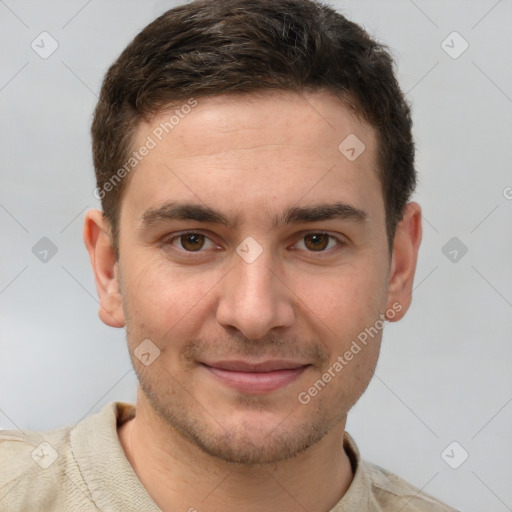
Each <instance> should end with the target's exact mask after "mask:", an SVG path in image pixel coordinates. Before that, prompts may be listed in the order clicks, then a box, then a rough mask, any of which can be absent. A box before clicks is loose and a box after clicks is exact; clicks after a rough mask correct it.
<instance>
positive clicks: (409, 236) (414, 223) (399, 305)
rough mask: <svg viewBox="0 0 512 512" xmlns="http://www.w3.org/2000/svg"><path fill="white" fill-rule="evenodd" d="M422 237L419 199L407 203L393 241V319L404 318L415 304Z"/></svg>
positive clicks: (390, 287) (390, 290)
mask: <svg viewBox="0 0 512 512" xmlns="http://www.w3.org/2000/svg"><path fill="white" fill-rule="evenodd" d="M421 237H422V228H421V207H420V205H419V204H418V203H415V202H410V203H407V205H406V207H405V212H404V215H403V218H402V220H401V221H400V223H399V224H398V226H397V229H396V234H395V240H394V244H393V257H392V261H391V268H390V275H389V283H388V301H387V310H391V309H392V310H393V311H394V312H395V313H396V314H394V315H393V317H392V318H391V316H390V317H389V318H388V320H389V321H393V322H396V321H398V320H400V319H401V318H402V317H403V316H404V315H405V313H406V312H407V310H408V309H409V306H410V304H411V301H412V288H413V283H414V274H415V272H416V263H417V261H418V251H419V247H420V244H421Z"/></svg>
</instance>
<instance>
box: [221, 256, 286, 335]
mask: <svg viewBox="0 0 512 512" xmlns="http://www.w3.org/2000/svg"><path fill="white" fill-rule="evenodd" d="M293 297H294V296H293V293H292V291H291V290H290V288H289V287H288V286H287V285H286V283H285V281H284V277H283V274H282V272H281V271H280V265H279V264H278V263H277V262H276V261H273V258H272V255H271V254H270V251H267V250H263V252H262V253H261V254H260V255H259V257H258V258H257V259H256V260H255V261H252V262H250V263H249V262H247V261H245V260H244V259H243V258H241V257H239V256H238V254H235V255H234V266H233V267H232V269H231V270H230V271H229V272H228V274H227V275H226V277H225V278H224V280H223V287H222V290H221V296H220V299H219V303H218V308H217V321H218V322H219V324H220V325H222V326H223V327H225V328H228V327H232V328H233V327H234V328H236V329H238V330H239V331H240V332H241V333H242V334H243V335H244V336H245V337H246V338H248V339H251V340H257V339H260V338H262V337H263V336H265V335H267V334H268V333H269V331H271V330H272V329H274V328H277V327H281V328H283V327H289V326H291V325H292V324H293V322H294V318H295V313H294V307H293Z"/></svg>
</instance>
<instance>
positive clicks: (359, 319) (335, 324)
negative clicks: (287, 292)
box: [292, 263, 386, 335]
mask: <svg viewBox="0 0 512 512" xmlns="http://www.w3.org/2000/svg"><path fill="white" fill-rule="evenodd" d="M293 281H294V283H293V286H292V288H293V290H294V292H295V293H296V295H297V296H298V297H299V299H301V300H300V302H302V303H303V304H305V305H306V306H307V311H309V312H308V313H307V314H308V315H309V316H311V315H314V316H315V317H317V318H318V319H319V320H322V321H323V322H324V324H326V326H327V327H329V328H331V329H332V330H333V331H334V332H336V333H343V335H346V334H348V332H349V331H351V330H352V329H356V328H358V327H359V328H361V327H364V326H365V324H366V323H368V321H370V319H374V316H375V315H378V313H379V312H380V311H381V308H382V307H384V305H385V297H386V293H385V292H386V287H385V282H384V279H383V276H382V274H381V272H380V270H379V269H378V268H376V266H375V264H371V263H367V264H361V265H350V266H348V265H346V266H342V267H339V268H330V269H329V270H328V271H326V272H325V273H322V274H318V273H317V274H315V275H307V274H302V275H299V274H297V275H295V276H294V277H293Z"/></svg>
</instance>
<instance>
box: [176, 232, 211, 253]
mask: <svg viewBox="0 0 512 512" xmlns="http://www.w3.org/2000/svg"><path fill="white" fill-rule="evenodd" d="M179 240H180V245H181V247H183V249H186V250H187V251H198V250H200V249H202V248H203V246H204V240H205V236H204V235H201V234H200V233H187V234H185V235H181V236H180V237H179Z"/></svg>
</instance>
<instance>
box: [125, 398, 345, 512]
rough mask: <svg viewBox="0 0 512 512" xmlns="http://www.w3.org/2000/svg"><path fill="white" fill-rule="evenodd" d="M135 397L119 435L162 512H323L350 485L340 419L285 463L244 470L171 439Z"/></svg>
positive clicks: (178, 438) (165, 427)
mask: <svg viewBox="0 0 512 512" xmlns="http://www.w3.org/2000/svg"><path fill="white" fill-rule="evenodd" d="M140 398H141V397H140V394H139V397H138V401H137V412H136V416H135V418H133V419H131V420H130V421H128V422H126V423H125V424H124V425H122V426H121V427H120V428H119V431H118V434H119V439H120V442H121V445H122V447H123V450H124V452H125V454H126V457H127V459H128V461H129V462H130V464H131V465H132V467H133V469H134V471H135V473H136V475H137V477H138V478H139V480H140V481H141V483H142V485H143V486H144V488H145V489H146V490H147V492H148V494H149V495H150V496H151V498H152V499H153V501H154V502H155V503H156V504H157V505H158V506H159V507H160V508H161V509H162V510H187V511H190V512H194V510H196V511H197V512H210V511H214V510H223V511H226V512H231V511H233V512H234V511H239V510H244V511H247V512H260V511H261V512H263V511H265V512H268V511H269V510H279V511H283V512H292V511H297V510H308V511H310V512H327V511H329V510H331V509H332V508H333V507H334V506H335V505H336V503H338V501H339V500H340V499H341V498H342V496H343V495H344V494H345V492H346V491H347V489H348V487H349V485H350V482H351V481H352V476H353V475H352V468H351V465H350V460H349V458H348V456H347V454H346V453H345V451H344V449H343V433H344V429H345V420H343V421H341V422H340V423H339V424H338V425H336V427H335V428H333V429H332V430H331V431H330V432H329V433H328V434H327V435H326V436H324V438H323V439H322V440H321V441H319V442H318V443H316V444H315V445H314V446H311V447H310V448H308V449H307V450H306V451H305V452H303V453H301V454H299V455H297V456H296V457H294V458H292V459H290V460H286V461H282V462H279V463H275V464H265V465H259V466H243V465H240V464H234V463H229V462H225V461H222V460H219V459H217V458H214V457H211V456H210V455H208V454H206V453H204V452H203V451H202V450H200V449H199V448H197V447H196V446H195V445H194V444H192V443H191V442H190V441H189V440H188V439H185V438H183V437H182V436H181V435H180V434H178V433H174V432H173V431H171V433H170V430H169V426H168V425H167V424H164V422H163V421H162V420H161V418H160V417H159V416H158V415H157V414H156V412H155V411H154V410H153V409H152V407H151V406H150V405H149V404H147V403H146V402H145V401H144V400H143V399H142V400H141V399H140Z"/></svg>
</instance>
